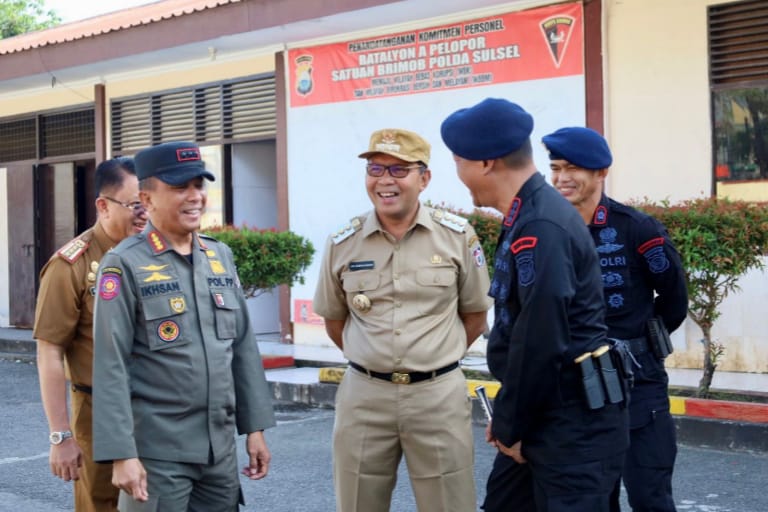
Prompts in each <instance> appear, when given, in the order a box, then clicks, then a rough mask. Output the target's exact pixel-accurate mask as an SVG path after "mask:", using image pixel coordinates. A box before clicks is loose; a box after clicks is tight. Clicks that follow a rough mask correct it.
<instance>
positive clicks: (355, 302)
mask: <svg viewBox="0 0 768 512" xmlns="http://www.w3.org/2000/svg"><path fill="white" fill-rule="evenodd" d="M352 306H354V308H355V309H356V310H358V311H359V312H361V313H367V312H368V311H370V310H371V299H369V298H368V297H367V296H366V295H364V294H362V293H358V294H357V295H355V296H354V297H352Z"/></svg>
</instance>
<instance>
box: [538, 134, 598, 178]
mask: <svg viewBox="0 0 768 512" xmlns="http://www.w3.org/2000/svg"><path fill="white" fill-rule="evenodd" d="M541 142H543V143H544V146H546V148H547V151H549V159H550V160H567V161H568V162H570V163H572V164H573V165H576V166H579V167H581V168H583V169H590V170H593V171H597V170H600V169H607V168H608V167H610V166H611V163H612V162H613V156H611V150H610V148H609V147H608V143H607V142H606V141H605V139H604V138H603V136H602V135H600V134H599V133H597V132H596V131H595V130H593V129H591V128H581V127H578V126H577V127H572V128H560V129H559V130H557V131H556V132H555V133H550V134H549V135H545V136H544V138H543V139H541Z"/></svg>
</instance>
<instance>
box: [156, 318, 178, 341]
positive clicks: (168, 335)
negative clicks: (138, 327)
mask: <svg viewBox="0 0 768 512" xmlns="http://www.w3.org/2000/svg"><path fill="white" fill-rule="evenodd" d="M157 336H158V337H159V338H160V339H161V340H163V341H164V342H166V343H170V342H171V341H176V339H177V338H178V337H179V324H177V323H176V322H174V321H173V320H164V321H163V322H160V325H158V326H157Z"/></svg>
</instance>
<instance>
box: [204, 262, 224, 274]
mask: <svg viewBox="0 0 768 512" xmlns="http://www.w3.org/2000/svg"><path fill="white" fill-rule="evenodd" d="M208 263H210V265H211V271H212V272H213V273H214V274H226V273H227V270H226V269H225V268H224V265H222V264H221V262H220V261H219V260H208Z"/></svg>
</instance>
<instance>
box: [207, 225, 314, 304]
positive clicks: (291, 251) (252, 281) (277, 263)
mask: <svg viewBox="0 0 768 512" xmlns="http://www.w3.org/2000/svg"><path fill="white" fill-rule="evenodd" d="M204 233H205V234H206V235H209V236H212V237H213V238H215V239H217V240H219V241H220V242H223V243H225V244H227V245H228V246H229V247H230V249H232V253H233V255H234V257H235V265H237V274H238V276H239V277H240V282H241V284H242V286H243V291H244V292H245V296H246V297H256V296H258V295H261V294H262V293H264V292H267V291H270V290H271V289H272V288H274V287H275V286H278V285H283V284H285V285H288V286H292V285H293V284H295V283H300V284H303V283H304V276H303V273H304V271H305V270H306V269H307V267H308V266H309V264H310V263H311V262H312V256H313V255H314V253H315V248H314V247H313V246H312V243H311V242H310V241H309V240H307V239H305V238H304V237H302V236H300V235H297V234H295V233H292V232H290V231H275V230H274V229H261V230H260V229H253V228H249V227H247V226H242V227H239V228H238V227H234V226H223V227H214V228H210V229H206V230H204Z"/></svg>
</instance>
